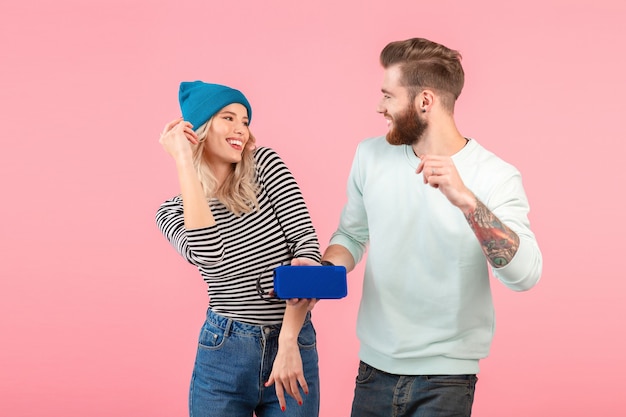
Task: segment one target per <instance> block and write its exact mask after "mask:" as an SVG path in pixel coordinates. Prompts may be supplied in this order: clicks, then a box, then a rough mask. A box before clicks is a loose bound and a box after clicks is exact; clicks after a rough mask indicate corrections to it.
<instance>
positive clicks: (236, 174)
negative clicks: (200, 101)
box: [193, 118, 258, 216]
mask: <svg viewBox="0 0 626 417" xmlns="http://www.w3.org/2000/svg"><path fill="white" fill-rule="evenodd" d="M212 120H213V118H211V119H210V120H209V121H208V122H206V123H205V124H203V125H202V126H200V127H199V128H198V129H197V130H196V134H197V135H198V141H199V143H198V144H197V145H196V146H195V147H194V150H193V164H194V167H195V168H196V173H197V174H198V178H199V179H200V183H201V184H202V189H203V190H204V194H205V195H206V196H207V198H217V199H218V200H219V201H220V202H221V203H222V204H224V206H226V208H227V209H228V210H230V211H231V212H233V213H234V214H235V215H236V216H241V215H242V214H244V213H250V212H252V211H254V210H257V209H258V201H257V198H256V193H257V189H258V185H257V182H256V177H255V162H254V155H253V153H254V144H255V142H256V139H255V138H254V136H253V135H252V133H250V138H249V139H248V142H247V143H246V146H245V149H244V150H243V152H242V155H241V161H240V162H239V163H234V164H232V167H233V169H232V170H231V172H230V173H229V174H228V176H227V177H226V179H225V180H224V182H223V183H222V184H221V185H219V184H218V182H217V178H215V175H214V174H213V172H212V171H211V167H210V166H209V164H208V163H207V161H206V155H205V153H206V148H205V144H206V139H207V134H208V132H209V127H210V125H211V121H212Z"/></svg>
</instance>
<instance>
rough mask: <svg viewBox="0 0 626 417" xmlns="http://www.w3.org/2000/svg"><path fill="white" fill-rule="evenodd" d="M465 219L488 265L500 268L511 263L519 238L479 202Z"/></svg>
mask: <svg viewBox="0 0 626 417" xmlns="http://www.w3.org/2000/svg"><path fill="white" fill-rule="evenodd" d="M465 218H466V219H467V222H468V223H469V225H470V227H471V228H472V230H473V231H474V234H475V235H476V237H477V238H478V241H479V242H480V246H481V247H482V249H483V252H484V253H485V256H487V259H488V260H489V263H490V264H491V265H493V266H494V267H495V268H501V267H503V266H505V265H507V264H508V263H509V262H511V259H513V256H515V253H516V252H517V249H518V248H519V236H517V234H516V233H515V232H514V231H512V230H511V229H509V228H508V227H507V226H506V225H505V224H504V223H502V222H501V221H500V220H499V219H498V218H497V217H496V216H495V215H494V214H493V213H492V212H491V210H489V209H488V208H487V207H486V206H485V205H484V204H483V203H482V202H481V201H480V200H478V199H476V209H475V210H474V211H472V212H469V213H467V214H465Z"/></svg>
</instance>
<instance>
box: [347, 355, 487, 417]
mask: <svg viewBox="0 0 626 417" xmlns="http://www.w3.org/2000/svg"><path fill="white" fill-rule="evenodd" d="M476 381H477V378H476V375H394V374H388V373H386V372H383V371H380V370H378V369H376V368H373V367H371V366H369V365H368V364H366V363H364V362H361V363H360V364H359V374H358V376H357V378H356V388H355V389H354V401H353V402H352V417H383V416H384V417H469V416H471V414H472V403H473V402H474V389H475V387H476Z"/></svg>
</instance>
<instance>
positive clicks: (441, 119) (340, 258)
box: [322, 38, 542, 417]
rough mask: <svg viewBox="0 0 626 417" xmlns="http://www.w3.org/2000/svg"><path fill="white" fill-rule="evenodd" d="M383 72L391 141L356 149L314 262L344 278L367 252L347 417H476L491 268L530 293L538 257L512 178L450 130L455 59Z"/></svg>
mask: <svg viewBox="0 0 626 417" xmlns="http://www.w3.org/2000/svg"><path fill="white" fill-rule="evenodd" d="M380 61H381V64H382V66H383V68H384V79H383V84H382V94H383V97H382V98H381V100H380V102H379V104H378V108H377V111H378V113H380V114H382V115H383V116H384V117H385V119H386V120H387V123H388V125H389V133H388V134H387V136H386V137H382V136H381V137H377V138H371V139H367V140H365V141H363V142H361V143H360V144H359V145H358V148H357V150H356V155H355V157H354V162H353V165H352V169H351V172H350V176H349V179H348V186H347V203H346V205H345V207H344V208H343V211H342V214H341V218H340V222H339V226H338V228H337V230H336V232H335V233H334V234H333V236H332V237H331V240H330V244H329V246H328V248H327V249H326V251H325V253H324V255H323V257H322V260H323V262H322V264H334V265H343V266H345V267H346V268H347V269H348V271H350V270H352V269H353V268H354V266H355V265H356V264H357V263H358V262H359V261H360V260H361V259H362V257H363V255H364V253H365V251H366V250H367V251H368V256H367V262H366V266H365V276H364V280H363V295H362V299H361V304H360V308H359V314H358V319H357V335H358V338H359V340H360V351H359V358H360V365H359V369H358V375H357V377H356V388H355V394H354V401H353V406H352V416H353V417H370V416H371V417H382V416H392V415H393V416H412V417H417V416H419V417H431V416H437V417H443V416H445V417H451V416H470V415H471V409H472V404H473V401H474V390H475V385H476V381H477V377H476V374H477V373H478V371H479V365H478V364H479V360H480V359H483V358H485V357H486V356H487V355H488V353H489V348H490V345H491V341H492V336H493V331H494V309H493V302H492V295H491V290H490V279H489V268H491V270H492V271H493V275H494V277H495V278H496V279H497V280H499V281H500V283H502V284H504V285H505V286H506V287H508V288H510V289H512V290H514V291H525V290H528V289H530V288H532V287H533V286H534V285H535V284H536V283H537V282H538V280H539V278H540V276H541V270H542V255H541V251H540V250H539V246H538V244H537V241H536V239H535V236H534V234H533V232H532V231H531V229H530V224H529V221H528V212H529V205H528V201H527V198H526V194H525V192H524V187H523V186H522V179H521V175H520V173H519V171H518V170H517V169H516V168H515V167H513V166H512V165H510V164H508V163H506V162H504V161H503V160H502V159H500V158H499V157H497V156H496V155H494V154H493V153H491V152H489V151H488V150H486V149H485V148H483V147H482V146H481V145H480V144H479V143H478V142H477V141H476V140H475V139H472V138H469V137H465V136H463V135H462V134H461V133H460V132H459V131H458V129H457V127H456V124H455V121H454V105H455V102H456V100H457V98H458V97H459V95H460V94H461V90H462V88H463V84H464V78H465V76H464V72H463V68H462V66H461V55H460V54H459V52H457V51H455V50H452V49H449V48H447V47H446V46H443V45H441V44H438V43H435V42H432V41H429V40H427V39H422V38H414V39H408V40H405V41H397V42H392V43H390V44H388V45H387V46H386V47H385V48H384V49H383V51H382V53H381V56H380Z"/></svg>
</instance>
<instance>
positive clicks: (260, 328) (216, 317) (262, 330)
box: [206, 309, 311, 337]
mask: <svg viewBox="0 0 626 417" xmlns="http://www.w3.org/2000/svg"><path fill="white" fill-rule="evenodd" d="M206 321H208V322H210V323H211V324H213V325H214V326H216V327H219V328H220V329H223V330H224V333H225V334H229V333H239V334H246V335H252V336H261V335H262V334H264V335H265V336H266V337H267V336H270V335H276V336H278V334H279V333H280V327H281V324H280V323H278V324H268V325H257V324H250V323H243V322H241V321H237V320H233V319H230V318H228V317H224V316H222V315H221V314H217V313H216V312H214V311H213V310H211V309H208V310H207V314H206ZM310 321H311V312H310V311H307V313H306V317H305V318H304V323H303V326H304V325H305V324H307V323H308V322H310Z"/></svg>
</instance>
